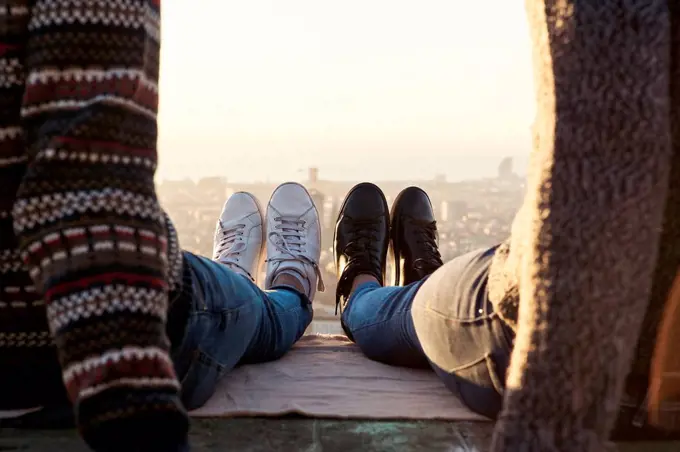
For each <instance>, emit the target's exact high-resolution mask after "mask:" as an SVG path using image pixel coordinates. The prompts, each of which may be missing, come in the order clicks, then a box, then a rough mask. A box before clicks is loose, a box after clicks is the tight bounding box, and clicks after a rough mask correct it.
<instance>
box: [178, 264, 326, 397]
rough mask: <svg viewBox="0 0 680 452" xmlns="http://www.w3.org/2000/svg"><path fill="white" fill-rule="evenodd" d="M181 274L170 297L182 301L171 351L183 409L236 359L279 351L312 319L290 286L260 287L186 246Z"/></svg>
mask: <svg viewBox="0 0 680 452" xmlns="http://www.w3.org/2000/svg"><path fill="white" fill-rule="evenodd" d="M183 279H184V281H183V288H182V293H181V294H180V296H179V297H178V299H177V300H175V301H174V302H173V303H178V302H179V303H186V304H187V307H188V310H187V317H188V318H187V319H186V325H185V326H184V330H183V334H182V338H183V339H182V340H181V341H178V342H179V343H176V344H172V353H171V356H172V360H173V363H174V365H175V370H176V372H177V376H178V378H179V379H180V382H181V384H182V402H183V403H184V406H185V407H186V408H187V409H188V410H192V409H196V408H199V407H201V406H202V405H203V404H205V402H206V401H207V400H208V399H209V398H210V397H211V396H212V395H213V393H214V392H215V388H216V386H217V384H218V382H219V381H220V379H221V378H222V377H223V376H224V375H225V374H226V373H227V372H229V371H230V370H232V369H233V368H234V367H236V366H237V365H238V364H243V363H259V362H265V361H272V360H275V359H278V358H280V357H281V356H283V355H284V354H285V353H286V352H287V351H288V350H290V348H291V347H292V346H293V344H295V342H296V341H297V340H298V339H299V338H300V337H301V336H302V335H303V334H304V332H305V330H306V329H307V327H308V326H309V324H310V323H311V321H312V316H313V312H312V305H311V302H310V301H309V300H308V299H307V297H306V296H305V295H303V294H301V293H299V292H297V291H296V290H295V289H293V288H289V287H276V288H273V289H272V290H267V291H263V290H261V289H259V288H258V287H257V286H256V285H255V284H254V283H253V282H252V281H250V280H249V279H248V278H246V277H245V276H242V275H240V274H238V273H235V272H233V271H231V270H230V269H229V268H227V267H226V266H224V265H222V264H220V263H218V262H214V261H212V260H210V259H207V258H204V257H200V256H195V255H193V254H191V253H188V252H185V253H184V278H183ZM183 317H184V316H183ZM171 338H172V335H171Z"/></svg>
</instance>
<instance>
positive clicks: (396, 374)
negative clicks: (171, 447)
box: [0, 335, 485, 420]
mask: <svg viewBox="0 0 680 452" xmlns="http://www.w3.org/2000/svg"><path fill="white" fill-rule="evenodd" d="M21 413H22V412H0V418H2V417H7V416H16V415H17V414H21ZM290 413H296V414H300V415H304V416H309V417H326V418H345V419H449V420H484V419H485V418H483V417H481V416H478V415H476V414H474V413H473V412H471V411H470V410H468V409H467V408H466V407H465V406H463V404H462V402H461V401H460V400H459V399H458V398H457V397H456V396H455V395H454V394H453V393H451V392H450V391H449V390H448V389H447V388H446V387H445V386H444V385H443V384H442V383H441V381H440V380H439V379H438V378H437V376H436V375H435V374H434V373H433V372H431V371H428V370H412V369H403V368H398V367H392V366H387V365H384V364H380V363H377V362H374V361H371V360H369V359H367V358H365V357H364V356H363V355H362V354H361V352H360V351H359V349H358V348H357V346H356V345H354V344H353V343H351V342H350V341H349V340H348V339H347V338H346V337H345V336H342V335H308V336H304V337H303V338H302V339H301V340H300V341H299V342H298V343H297V345H296V346H295V347H294V348H293V350H292V351H291V352H290V353H288V354H287V355H285V356H284V357H283V358H282V359H280V360H278V361H275V362H271V363H266V364H258V365H248V366H242V367H239V368H237V369H235V370H234V371H233V372H232V373H230V374H229V375H228V376H226V377H225V378H224V380H223V381H222V383H221V384H220V385H219V387H218V388H217V391H216V392H215V395H214V396H213V397H212V398H211V399H210V400H209V401H208V403H206V404H205V406H203V407H202V408H200V409H198V410H195V411H193V412H192V413H191V414H192V416H194V417H232V416H280V415H283V414H290Z"/></svg>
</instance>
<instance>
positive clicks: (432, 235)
mask: <svg viewBox="0 0 680 452" xmlns="http://www.w3.org/2000/svg"><path fill="white" fill-rule="evenodd" d="M410 221H411V223H413V224H414V225H415V226H417V227H416V228H415V230H416V231H418V234H419V236H420V237H419V239H418V243H421V244H423V245H425V246H424V247H423V250H424V252H425V255H424V256H423V257H420V258H418V259H416V260H415V261H414V262H413V266H414V267H415V268H417V269H419V270H423V271H424V272H426V273H432V272H433V271H434V270H436V269H438V268H439V267H441V266H442V265H444V263H443V262H442V256H441V254H440V253H439V246H438V245H437V222H436V221H432V222H425V221H420V220H415V219H410Z"/></svg>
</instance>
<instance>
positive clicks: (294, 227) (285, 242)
mask: <svg viewBox="0 0 680 452" xmlns="http://www.w3.org/2000/svg"><path fill="white" fill-rule="evenodd" d="M274 221H276V223H277V224H276V226H274V228H275V229H278V230H279V231H280V232H279V231H271V232H270V233H269V240H271V241H272V243H273V244H274V246H275V247H276V249H277V250H278V251H279V253H280V255H279V256H276V257H271V258H267V262H300V261H301V262H302V263H305V264H307V265H310V266H311V267H312V268H313V269H314V272H315V273H316V278H317V290H318V291H320V292H323V291H324V290H326V287H325V285H324V283H323V277H322V276H321V270H320V269H319V263H318V262H316V261H314V260H313V259H311V258H310V257H309V256H307V255H306V254H304V253H305V249H304V246H305V244H306V242H304V241H303V239H304V236H305V233H306V227H305V221H304V220H300V219H298V218H291V217H283V216H281V217H276V218H274Z"/></svg>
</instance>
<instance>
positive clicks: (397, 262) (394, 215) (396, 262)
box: [389, 187, 432, 286]
mask: <svg viewBox="0 0 680 452" xmlns="http://www.w3.org/2000/svg"><path fill="white" fill-rule="evenodd" d="M407 190H419V191H421V192H422V193H423V194H424V195H425V197H426V198H427V199H428V200H429V201H430V205H432V200H430V196H429V195H428V194H427V192H426V191H425V190H423V189H422V188H420V187H408V188H405V189H403V190H402V191H400V192H399V194H398V195H397V197H396V198H395V199H394V202H393V203H392V209H390V247H389V259H390V262H392V265H393V266H394V267H393V268H394V270H393V272H394V278H392V279H393V281H392V284H393V285H395V286H400V285H401V276H402V275H403V273H404V269H403V267H402V259H401V247H400V246H399V241H398V240H397V238H398V237H399V232H400V230H401V228H400V226H401V223H400V222H399V221H398V219H399V218H401V211H400V209H399V206H401V202H400V201H401V198H402V196H403V195H404V192H406V191H407Z"/></svg>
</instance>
